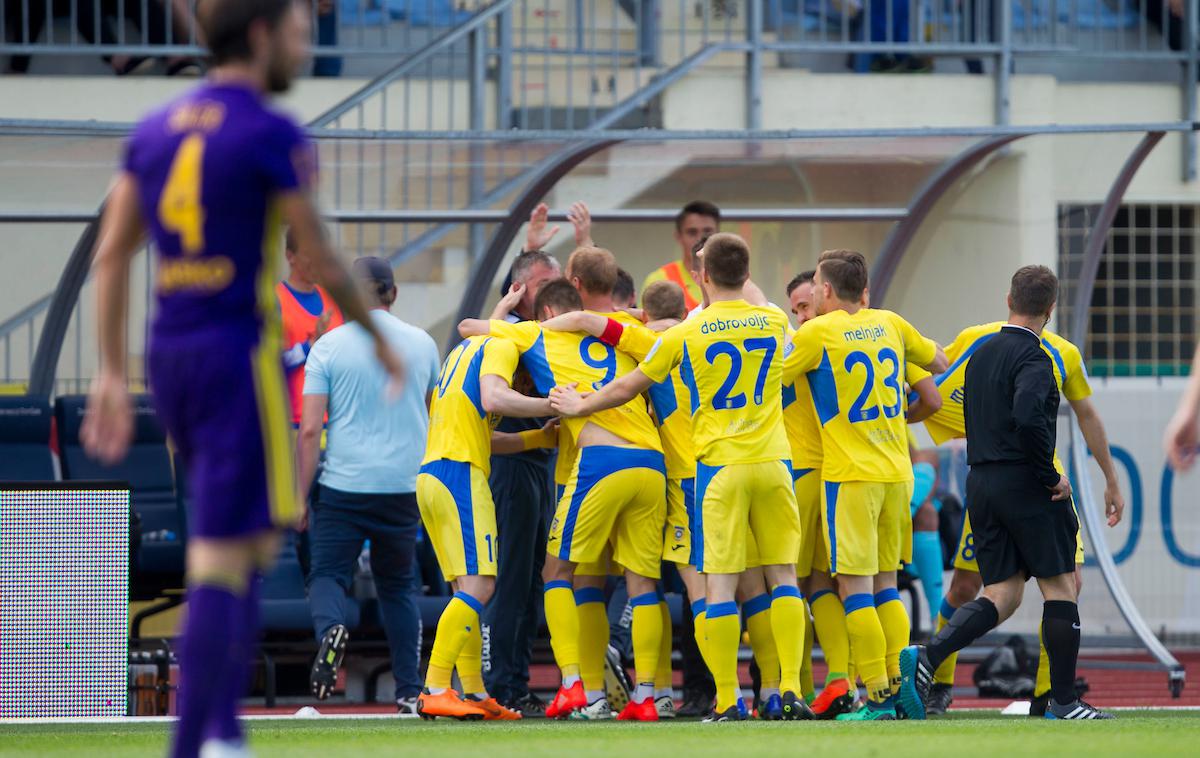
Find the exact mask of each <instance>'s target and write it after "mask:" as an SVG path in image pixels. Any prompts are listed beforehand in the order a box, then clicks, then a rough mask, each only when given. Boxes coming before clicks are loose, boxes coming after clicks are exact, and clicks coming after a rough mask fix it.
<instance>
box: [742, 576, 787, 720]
mask: <svg viewBox="0 0 1200 758" xmlns="http://www.w3.org/2000/svg"><path fill="white" fill-rule="evenodd" d="M742 613H743V614H745V616H746V631H747V632H749V634H750V649H751V650H752V651H754V660H755V662H756V663H758V671H759V676H760V677H761V678H762V689H763V690H764V691H766V690H778V689H779V679H780V675H779V649H778V647H777V646H776V644H775V632H774V630H773V629H772V628H771V596H770V595H768V594H766V593H765V592H764V593H763V594H761V595H759V596H757V597H752V598H750V599H749V600H747V601H746V602H744V603H742ZM763 697H764V699H765V697H766V696H765V695H764V696H763Z"/></svg>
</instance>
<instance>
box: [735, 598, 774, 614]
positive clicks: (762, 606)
mask: <svg viewBox="0 0 1200 758" xmlns="http://www.w3.org/2000/svg"><path fill="white" fill-rule="evenodd" d="M770 607H771V596H770V595H768V594H767V593H765V592H764V593H763V594H761V595H758V596H757V597H752V598H750V599H749V600H747V601H746V602H744V603H742V613H744V614H746V618H750V617H751V616H756V615H758V614H760V613H762V612H763V611H765V610H768V609H770Z"/></svg>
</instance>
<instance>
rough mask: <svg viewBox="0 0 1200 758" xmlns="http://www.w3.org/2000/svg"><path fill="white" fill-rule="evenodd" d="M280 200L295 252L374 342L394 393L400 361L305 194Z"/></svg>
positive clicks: (400, 374)
mask: <svg viewBox="0 0 1200 758" xmlns="http://www.w3.org/2000/svg"><path fill="white" fill-rule="evenodd" d="M280 203H281V206H282V208H283V217H284V219H285V220H286V221H287V223H288V225H289V226H290V227H291V229H292V234H293V235H294V236H295V239H296V247H297V249H298V252H299V253H300V254H301V255H302V256H305V257H306V258H307V259H308V261H309V262H310V263H311V264H312V270H313V271H314V272H315V274H316V279H317V283H318V284H320V285H321V286H322V287H324V288H325V290H326V291H327V292H328V293H329V295H330V297H332V298H333V301H334V302H335V303H337V306H338V308H340V309H341V311H342V315H343V316H344V317H345V319H346V320H347V321H356V322H358V324H359V325H360V326H361V327H362V328H363V329H365V330H366V331H367V334H369V335H370V336H371V339H372V341H373V342H374V343H375V356H376V357H377V358H378V359H379V362H380V363H381V364H382V365H383V368H384V370H385V371H387V373H388V376H389V377H391V382H392V385H393V386H392V388H391V390H390V392H392V393H394V392H397V391H398V390H399V386H400V384H401V383H402V382H403V381H404V364H403V362H401V360H400V356H398V355H397V354H396V352H395V351H394V350H392V349H391V347H390V346H388V344H387V342H385V341H384V339H383V335H381V334H380V333H379V330H378V329H376V328H375V324H374V322H372V321H371V318H370V317H369V316H368V311H367V306H366V304H365V303H364V302H363V299H362V296H361V295H360V294H359V292H358V289H357V288H356V287H355V285H354V281H353V279H351V277H350V270H349V269H348V268H347V267H346V265H345V264H344V263H343V262H342V260H341V259H340V258H338V256H337V255H336V254H335V253H334V251H333V248H332V247H330V245H329V241H328V240H327V239H326V238H325V230H324V228H322V226H321V220H320V218H319V217H318V216H317V210H316V208H315V207H314V206H313V203H312V200H311V199H310V198H309V195H308V193H307V192H305V191H302V190H293V191H290V192H285V193H283V194H282V195H281V196H280Z"/></svg>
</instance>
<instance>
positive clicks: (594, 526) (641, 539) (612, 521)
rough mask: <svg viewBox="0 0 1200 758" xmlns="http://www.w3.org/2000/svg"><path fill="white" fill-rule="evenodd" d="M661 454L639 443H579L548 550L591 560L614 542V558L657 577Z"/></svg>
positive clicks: (663, 501)
mask: <svg viewBox="0 0 1200 758" xmlns="http://www.w3.org/2000/svg"><path fill="white" fill-rule="evenodd" d="M665 471H666V465H665V463H664V462H663V454H662V453H660V452H657V451H655V450H645V449H642V448H636V447H615V446H609V445H594V446H591V447H584V448H580V450H579V454H578V456H577V457H576V459H575V465H574V468H572V470H571V479H570V481H568V482H567V486H566V489H565V490H564V491H563V496H562V499H561V500H559V502H558V509H557V510H556V511H555V512H554V521H553V522H551V524H550V539H549V541H548V542H547V545H546V552H548V553H550V554H551V555H556V556H558V557H559V558H561V559H562V560H565V561H571V562H572V563H576V564H583V563H593V562H596V561H598V560H599V559H600V558H601V556H602V555H603V554H604V549H605V547H606V546H607V545H608V544H609V543H610V541H611V543H612V559H613V560H614V561H615V562H617V563H619V564H620V565H622V566H624V567H625V568H627V569H629V570H630V571H632V572H634V573H635V574H640V575H641V576H645V577H650V578H652V579H657V578H658V577H659V574H660V572H661V566H662V527H663V521H664V520H665V519H666V515H667V496H666V493H667V481H666V474H665Z"/></svg>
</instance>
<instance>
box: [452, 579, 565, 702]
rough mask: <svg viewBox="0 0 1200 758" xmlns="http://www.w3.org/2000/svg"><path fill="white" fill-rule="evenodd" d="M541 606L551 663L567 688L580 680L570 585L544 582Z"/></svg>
mask: <svg viewBox="0 0 1200 758" xmlns="http://www.w3.org/2000/svg"><path fill="white" fill-rule="evenodd" d="M543 602H544V604H545V608H546V626H547V628H549V630H550V647H551V649H553V650H554V660H555V662H556V663H558V668H559V670H560V671H562V677H563V685H564V686H567V687H570V686H571V685H572V684H574V683H575V680H576V679H579V678H580V677H579V610H578V609H577V608H576V607H575V593H574V592H572V590H571V583H570V582H567V581H564V580H562V579H555V580H554V581H550V582H546V588H545V594H544V596H543ZM439 626H440V625H439Z"/></svg>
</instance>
